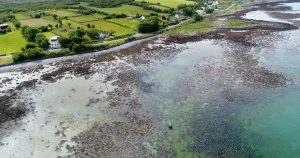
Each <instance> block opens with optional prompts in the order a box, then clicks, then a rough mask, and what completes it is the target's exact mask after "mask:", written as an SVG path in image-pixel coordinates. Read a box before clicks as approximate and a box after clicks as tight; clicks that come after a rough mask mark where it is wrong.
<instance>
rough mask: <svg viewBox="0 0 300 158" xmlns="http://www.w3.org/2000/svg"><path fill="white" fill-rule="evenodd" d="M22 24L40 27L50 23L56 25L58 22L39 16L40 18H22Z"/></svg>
mask: <svg viewBox="0 0 300 158" xmlns="http://www.w3.org/2000/svg"><path fill="white" fill-rule="evenodd" d="M20 22H21V23H22V25H28V26H31V27H39V26H47V25H48V24H51V25H55V24H56V23H55V22H54V21H51V20H47V19H43V18H38V19H27V20H20Z"/></svg>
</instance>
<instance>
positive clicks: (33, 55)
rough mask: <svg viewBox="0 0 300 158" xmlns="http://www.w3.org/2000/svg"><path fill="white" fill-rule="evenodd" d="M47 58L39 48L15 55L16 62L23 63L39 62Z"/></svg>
mask: <svg viewBox="0 0 300 158" xmlns="http://www.w3.org/2000/svg"><path fill="white" fill-rule="evenodd" d="M43 57H45V53H44V52H43V51H42V50H40V49H38V48H28V49H25V50H24V51H23V53H21V54H14V55H13V59H14V62H23V61H29V60H38V59H42V58H43Z"/></svg>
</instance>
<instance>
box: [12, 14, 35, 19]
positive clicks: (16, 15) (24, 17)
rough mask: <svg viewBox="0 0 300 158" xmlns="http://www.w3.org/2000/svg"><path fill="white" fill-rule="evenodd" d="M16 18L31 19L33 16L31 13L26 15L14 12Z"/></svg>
mask: <svg viewBox="0 0 300 158" xmlns="http://www.w3.org/2000/svg"><path fill="white" fill-rule="evenodd" d="M13 15H14V16H15V17H16V19H18V20H25V19H31V17H30V16H29V15H26V14H21V13H18V14H13Z"/></svg>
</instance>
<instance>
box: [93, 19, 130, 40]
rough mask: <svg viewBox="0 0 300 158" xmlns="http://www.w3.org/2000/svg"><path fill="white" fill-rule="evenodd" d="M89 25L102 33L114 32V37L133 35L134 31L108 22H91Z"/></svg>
mask: <svg viewBox="0 0 300 158" xmlns="http://www.w3.org/2000/svg"><path fill="white" fill-rule="evenodd" d="M89 24H91V25H95V27H96V28H97V29H99V30H103V31H115V34H114V35H115V36H123V35H127V34H133V33H135V31H134V30H132V29H129V28H126V27H123V26H120V25H117V24H114V23H111V22H108V21H104V20H103V21H93V22H90V23H89Z"/></svg>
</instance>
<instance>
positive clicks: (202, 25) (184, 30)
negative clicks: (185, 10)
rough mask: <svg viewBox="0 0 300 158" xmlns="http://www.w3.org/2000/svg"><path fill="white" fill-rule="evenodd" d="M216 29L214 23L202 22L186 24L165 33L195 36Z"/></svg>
mask: <svg viewBox="0 0 300 158" xmlns="http://www.w3.org/2000/svg"><path fill="white" fill-rule="evenodd" d="M214 28H215V23H214V21H202V22H197V23H192V24H191V23H185V24H182V25H180V26H177V27H175V28H172V29H170V30H167V31H165V32H164V33H165V34H193V33H199V32H206V31H209V30H212V29H214Z"/></svg>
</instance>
